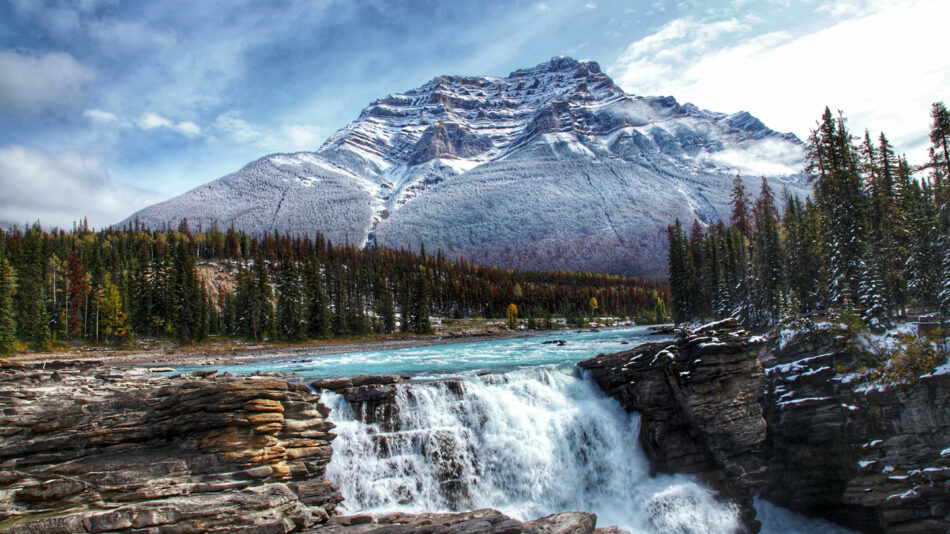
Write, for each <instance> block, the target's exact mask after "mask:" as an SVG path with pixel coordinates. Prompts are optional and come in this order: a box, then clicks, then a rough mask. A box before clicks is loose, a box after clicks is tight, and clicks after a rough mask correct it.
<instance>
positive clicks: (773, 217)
mask: <svg viewBox="0 0 950 534" xmlns="http://www.w3.org/2000/svg"><path fill="white" fill-rule="evenodd" d="M752 233H753V238H752V242H753V256H752V269H751V271H752V276H753V279H754V282H753V283H751V284H750V292H751V299H750V301H749V303H750V305H751V308H750V309H749V311H748V313H749V316H750V317H751V318H752V321H751V323H752V324H758V325H771V324H775V323H776V322H777V321H778V319H779V312H780V311H781V307H782V298H781V295H782V293H783V290H784V287H783V285H784V273H783V270H782V264H783V258H782V249H781V244H780V243H779V233H778V213H777V210H776V208H775V195H774V194H773V193H772V189H771V188H770V187H769V184H768V182H767V181H766V180H765V178H764V177H763V178H762V189H761V192H760V193H759V198H758V199H757V200H756V203H755V229H754V230H753V232H752Z"/></svg>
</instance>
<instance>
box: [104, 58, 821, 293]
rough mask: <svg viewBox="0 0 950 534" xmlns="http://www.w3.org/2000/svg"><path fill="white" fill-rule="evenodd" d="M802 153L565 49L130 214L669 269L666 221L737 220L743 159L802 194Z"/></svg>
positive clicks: (793, 141)
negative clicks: (641, 92)
mask: <svg viewBox="0 0 950 534" xmlns="http://www.w3.org/2000/svg"><path fill="white" fill-rule="evenodd" d="M801 160H802V143H801V141H799V140H798V139H797V138H796V137H795V136H794V135H792V134H781V133H778V132H774V131H772V130H771V129H769V128H767V127H766V126H765V125H764V124H763V123H762V122H761V121H759V120H758V119H757V118H755V117H753V116H752V115H751V114H749V113H748V112H744V111H743V112H737V113H732V114H726V113H718V112H712V111H708V110H703V109H700V108H699V107H697V106H695V105H693V104H689V103H687V104H679V103H678V102H677V101H676V99H675V98H673V97H668V96H663V97H656V96H636V95H630V94H627V93H626V92H624V91H623V90H622V89H621V88H619V87H618V86H617V85H616V84H614V82H613V81H612V80H611V79H610V77H609V76H607V75H606V74H604V73H603V72H602V71H601V69H600V66H599V65H598V64H597V63H596V62H594V61H589V60H580V61H578V60H575V59H572V58H568V57H556V58H553V59H552V60H551V61H549V62H546V63H541V64H539V65H537V66H535V67H531V68H527V69H519V70H516V71H514V72H512V73H511V74H509V76H507V77H503V78H502V77H491V76H437V77H435V78H433V79H432V80H430V81H429V82H426V83H425V84H423V85H422V86H420V87H418V88H416V89H411V90H408V91H406V92H403V93H392V94H390V95H387V96H385V97H382V98H379V99H376V100H374V101H372V102H371V103H370V104H369V105H368V106H367V107H366V108H365V109H364V110H363V111H362V112H361V113H360V115H359V117H358V118H357V119H356V120H354V121H353V122H351V123H349V124H348V125H346V126H344V127H343V128H341V129H340V130H338V131H337V132H335V133H334V134H333V135H331V136H330V137H329V138H328V139H327V140H326V141H325V142H324V143H323V144H322V145H321V147H320V148H318V149H317V150H316V151H314V152H297V153H290V154H271V155H268V156H265V157H263V158H260V159H258V160H255V161H253V162H250V163H248V164H247V165H245V166H244V167H243V168H241V169H240V170H238V171H236V172H235V173H232V174H229V175H227V176H225V177H222V178H220V179H218V180H215V181H213V182H210V183H208V184H204V185H202V186H199V187H197V188H195V189H193V190H191V191H189V192H187V193H185V194H183V195H180V196H178V197H175V198H173V199H170V200H168V201H165V202H162V203H159V204H156V205H153V206H150V207H148V208H145V209H143V210H140V211H139V212H137V213H135V214H133V215H132V216H131V217H129V218H128V219H126V220H125V221H123V222H122V223H120V224H128V223H130V222H134V221H138V222H139V223H141V224H143V225H145V226H148V227H161V226H173V225H175V224H177V221H179V220H181V219H182V218H186V217H187V218H188V219H189V221H190V222H193V223H198V224H202V225H210V224H212V223H213V222H217V223H218V224H219V225H223V226H228V225H231V224H234V225H235V227H238V228H240V229H243V230H247V231H250V232H254V233H265V232H271V231H273V230H279V231H288V232H291V233H300V234H313V233H315V232H317V231H319V232H321V233H323V234H324V235H326V236H327V237H329V238H330V239H332V240H333V241H335V242H344V241H346V242H350V243H361V244H363V243H371V242H377V243H379V244H381V245H387V246H392V247H397V248H398V247H418V246H419V245H420V244H422V243H425V244H426V245H428V246H430V247H431V248H440V249H442V250H443V251H444V252H445V253H446V254H447V255H448V256H450V257H453V256H454V257H458V256H465V257H467V258H469V259H472V260H476V261H482V262H487V263H492V264H497V265H504V266H508V267H518V268H540V269H561V270H582V271H588V270H590V271H603V272H613V273H617V274H639V275H644V276H647V277H654V278H655V277H662V276H663V274H664V271H665V257H664V246H665V234H664V232H663V229H664V228H665V226H666V225H667V224H670V223H672V222H673V220H674V219H675V218H680V219H681V220H683V221H684V222H686V223H687V224H689V223H690V222H691V221H692V219H699V220H700V221H701V223H702V224H709V223H712V222H714V221H716V220H719V219H721V218H723V216H724V214H727V213H728V211H726V209H727V205H728V193H729V190H730V188H731V187H730V186H731V180H732V178H733V177H734V175H735V172H736V170H745V171H747V172H746V174H748V171H749V170H754V169H756V167H757V166H758V167H759V168H760V169H761V170H765V171H771V172H767V174H770V175H771V176H770V177H769V180H770V182H772V183H773V185H774V186H779V185H780V186H783V187H787V188H789V190H790V191H791V192H792V193H793V194H799V193H804V192H805V190H806V188H805V184H804V181H803V180H802V179H801V177H800V176H798V175H797V173H796V172H795V171H794V170H795V169H800V168H801ZM776 170H777V171H778V172H775V171H776ZM755 181H757V180H755ZM749 187H750V188H752V190H753V191H755V190H756V189H757V185H753V181H752V180H750V181H749Z"/></svg>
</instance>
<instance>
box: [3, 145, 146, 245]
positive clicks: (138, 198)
mask: <svg viewBox="0 0 950 534" xmlns="http://www.w3.org/2000/svg"><path fill="white" fill-rule="evenodd" d="M0 190H2V191H3V195H0V224H3V225H8V224H21V225H22V224H25V223H30V222H33V221H35V220H37V219H39V221H40V222H41V223H42V224H44V225H45V226H52V225H56V226H60V227H68V226H70V225H71V224H72V222H73V221H77V220H79V219H81V218H82V217H84V216H88V217H89V223H90V224H92V225H93V226H96V227H102V226H106V225H109V224H113V223H115V222H117V221H120V220H122V219H123V218H125V217H127V216H128V215H129V214H130V213H132V212H133V211H135V210H137V209H139V208H142V207H145V206H148V205H150V204H153V203H155V202H158V201H160V200H162V197H160V196H159V195H158V194H157V193H154V192H152V191H147V190H143V189H138V188H134V187H130V186H125V185H120V184H114V183H111V182H110V180H109V177H108V172H107V171H106V169H105V166H104V165H103V164H102V163H101V162H99V161H98V160H96V159H94V158H89V157H86V156H84V155H82V154H79V153H77V152H47V151H44V150H37V149H33V148H27V147H22V146H18V145H7V146H4V147H0Z"/></svg>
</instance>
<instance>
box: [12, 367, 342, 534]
mask: <svg viewBox="0 0 950 534" xmlns="http://www.w3.org/2000/svg"><path fill="white" fill-rule="evenodd" d="M52 367H56V368H57V369H56V370H55V371H51V370H50V369H51V368H52ZM327 413H328V410H327V409H326V408H325V407H324V406H323V405H322V404H320V398H319V397H318V396H316V395H313V394H311V393H310V391H309V389H308V388H307V387H306V386H302V385H297V384H291V383H288V382H286V381H284V380H280V379H277V378H272V377H250V378H245V379H233V378H223V377H210V376H205V377H204V378H202V377H197V376H186V377H180V376H179V377H166V376H164V375H160V374H149V373H147V372H146V371H144V370H139V369H105V368H101V367H96V366H95V364H67V365H55V366H48V367H47V368H46V369H44V368H43V367H42V366H40V365H34V366H27V367H21V368H11V367H2V368H0V414H2V415H0V436H2V441H3V446H2V447H0V531H4V532H13V533H19V532H24V533H26V532H47V533H55V532H104V531H117V530H121V531H133V530H134V531H136V532H235V531H240V530H244V529H247V530H252V531H254V532H281V533H283V532H290V531H295V530H302V529H305V528H308V527H311V526H313V525H315V524H318V523H321V522H323V521H326V520H327V518H328V516H329V514H332V513H333V512H334V510H335V508H336V506H337V504H338V503H339V502H340V501H341V500H342V496H341V495H340V494H339V492H338V491H337V488H336V487H335V486H334V485H333V484H332V483H331V482H329V481H327V480H325V479H324V478H323V474H324V472H325V467H326V464H327V463H328V462H329V460H330V454H331V448H330V441H331V440H332V439H333V437H334V435H333V434H332V433H330V430H331V429H332V428H333V424H332V423H330V422H327V421H326V420H325V417H326V415H327Z"/></svg>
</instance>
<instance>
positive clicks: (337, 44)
mask: <svg viewBox="0 0 950 534" xmlns="http://www.w3.org/2000/svg"><path fill="white" fill-rule="evenodd" d="M948 19H950V2H946V1H945V0H919V1H916V0H891V1H881V0H841V1H837V2H818V1H811V2H809V1H790V0H778V1H760V2H757V1H752V0H718V1H716V0H714V1H709V2H699V1H696V2H691V1H681V2H654V1H608V0H578V1H568V2H557V1H554V0H548V1H545V2H537V1H527V2H510V1H463V0H458V1H433V2H426V1H399V2H395V1H394V2H388V1H382V0H375V1H363V0H342V1H302V0H284V1H274V2H265V1H261V0H257V1H238V0H234V1H227V2H224V1H220V2H211V1H201V0H188V1H168V0H163V1H160V2H138V1H136V2H122V1H120V0H75V1H43V0H0V21H2V22H0V222H5V223H11V222H16V223H21V224H22V223H23V222H25V221H31V220H35V219H37V218H39V219H41V220H42V221H43V222H44V223H46V224H59V225H65V224H69V223H70V222H71V221H73V220H75V219H77V218H79V217H82V216H83V215H88V216H89V219H90V222H91V223H92V224H94V225H97V226H98V225H105V224H109V223H113V222H116V221H118V220H120V219H122V218H124V217H125V216H127V215H129V214H130V213H132V212H133V211H134V210H136V209H138V208H140V207H144V206H145V205H148V204H150V203H153V202H155V201H157V200H162V199H165V198H169V197H171V196H174V195H177V194H180V193H182V192H184V191H186V190H188V189H190V188H192V187H195V186H197V185H200V184H202V183H204V182H207V181H210V180H212V179H215V178H218V177H220V176H222V175H224V174H227V173H228V172H231V171H234V170H236V169H238V168H240V167H241V166H243V165H244V164H245V163H247V162H249V161H251V160H253V159H256V158H258V157H261V156H263V155H266V154H270V153H273V152H290V151H298V150H314V149H316V148H317V147H319V145H320V144H321V143H322V142H323V140H324V139H325V138H326V137H328V136H329V135H330V134H331V133H332V132H333V131H335V130H336V129H338V128H340V127H342V126H344V125H345V124H346V123H347V122H349V121H351V120H353V119H355V118H356V116H357V115H358V114H359V112H360V110H361V109H362V108H363V107H364V106H366V105H367V104H368V103H369V102H370V101H371V100H373V99H375V98H377V97H381V96H384V95H386V94H388V93H392V92H398V91H404V90H407V89H410V88H413V87H416V86H419V85H421V84H422V83H424V82H425V81H427V80H429V79H431V78H433V77H434V76H437V75H440V74H468V75H478V74H488V75H500V76H503V75H507V74H508V73H509V72H511V71H512V70H515V69H517V68H521V67H528V66H533V65H535V64H537V63H540V62H543V61H546V60H548V59H549V58H550V57H552V56H556V55H570V56H573V57H577V58H587V59H594V60H596V61H598V62H599V63H600V64H601V66H602V67H603V68H604V69H605V71H606V72H607V73H608V74H610V75H611V76H613V77H614V79H615V81H617V82H618V84H620V85H621V87H623V88H624V89H625V90H627V91H628V92H630V93H634V94H646V95H651V94H664V95H673V96H675V97H676V98H677V99H678V100H680V101H681V102H687V101H688V102H693V103H695V104H697V105H698V106H700V107H703V108H707V109H711V110H715V111H724V112H733V111H739V110H748V111H750V112H752V113H753V114H754V115H756V116H758V117H759V118H761V119H762V120H763V121H764V122H765V123H766V124H767V125H769V126H770V127H772V128H774V129H777V130H780V131H792V132H794V133H796V134H798V135H799V136H800V137H804V136H805V135H807V133H808V131H809V128H811V127H813V126H814V122H815V119H816V118H817V117H818V115H819V114H820V112H821V111H822V108H823V107H824V106H825V105H826V104H827V105H831V106H832V108H833V109H839V108H840V109H842V110H844V111H845V113H846V114H847V116H848V117H849V118H850V120H851V126H852V128H853V129H854V130H856V131H863V129H864V128H865V127H868V128H871V129H872V133H875V134H876V132H877V131H878V130H882V129H883V130H884V131H885V132H886V133H887V134H888V135H889V136H890V137H891V138H892V139H893V141H894V143H895V145H896V146H897V148H898V150H900V151H906V152H908V153H909V154H910V156H911V159H912V160H918V161H919V160H920V159H921V158H922V157H923V154H924V152H923V150H924V149H923V147H925V146H926V134H927V131H926V130H927V126H928V121H929V118H928V116H927V113H928V107H929V105H930V103H931V102H933V101H936V100H945V99H947V100H950V98H947V97H948V96H950V95H947V94H946V93H947V91H946V89H947V88H948V87H950V60H948V59H946V57H947V54H945V53H943V51H944V50H945V49H946V46H945V39H944V38H942V37H941V36H942V35H943V33H942V32H943V30H944V24H945V22H946V21H947V20H948Z"/></svg>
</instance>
